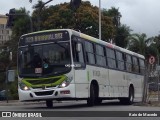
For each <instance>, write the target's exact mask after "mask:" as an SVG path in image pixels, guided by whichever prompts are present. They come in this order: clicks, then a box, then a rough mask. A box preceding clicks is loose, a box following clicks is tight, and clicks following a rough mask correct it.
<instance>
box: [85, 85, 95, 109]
mask: <svg viewBox="0 0 160 120" xmlns="http://www.w3.org/2000/svg"><path fill="white" fill-rule="evenodd" d="M94 104H95V89H94V85H93V84H91V86H90V97H89V98H88V99H87V105H88V106H94Z"/></svg>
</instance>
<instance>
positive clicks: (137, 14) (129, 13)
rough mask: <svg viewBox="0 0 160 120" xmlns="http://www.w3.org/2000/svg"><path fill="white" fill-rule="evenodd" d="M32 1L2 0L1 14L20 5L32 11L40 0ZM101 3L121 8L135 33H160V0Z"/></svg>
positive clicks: (58, 0)
mask: <svg viewBox="0 0 160 120" xmlns="http://www.w3.org/2000/svg"><path fill="white" fill-rule="evenodd" d="M32 1H33V2H32V3H29V0H9V1H8V0H1V2H0V14H6V13H8V11H9V9H11V8H16V9H19V8H20V7H25V8H26V9H27V10H28V11H30V12H32V6H33V5H34V4H35V3H37V1H38V0H32ZM42 1H43V2H46V1H48V0H42ZM83 1H87V0H83ZM88 1H90V2H91V4H92V5H95V6H98V5H99V0H88ZM63 2H70V0H53V1H52V2H50V3H49V4H52V5H54V4H59V3H63ZM49 4H47V5H49ZM101 5H102V8H105V9H110V8H111V7H116V8H119V11H120V12H121V14H122V18H121V23H122V24H126V25H128V26H130V28H131V29H132V30H133V31H134V32H135V33H146V34H147V36H148V37H151V36H155V35H158V34H160V0H101Z"/></svg>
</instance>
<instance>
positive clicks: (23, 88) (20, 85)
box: [19, 82, 30, 91]
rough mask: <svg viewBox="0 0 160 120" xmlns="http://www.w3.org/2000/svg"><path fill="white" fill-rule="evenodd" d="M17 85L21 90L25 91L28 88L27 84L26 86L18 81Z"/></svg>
mask: <svg viewBox="0 0 160 120" xmlns="http://www.w3.org/2000/svg"><path fill="white" fill-rule="evenodd" d="M19 87H20V89H21V90H25V91H27V90H30V88H29V87H28V86H26V85H25V84H24V83H22V82H21V83H19Z"/></svg>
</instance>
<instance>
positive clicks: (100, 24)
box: [99, 0, 102, 40]
mask: <svg viewBox="0 0 160 120" xmlns="http://www.w3.org/2000/svg"><path fill="white" fill-rule="evenodd" d="M101 17H102V16H101V0H99V39H100V40H101V34H102V32H101V26H102V23H101Z"/></svg>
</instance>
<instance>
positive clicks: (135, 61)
mask: <svg viewBox="0 0 160 120" xmlns="http://www.w3.org/2000/svg"><path fill="white" fill-rule="evenodd" d="M133 71H134V72H136V73H139V65H138V59H137V57H133Z"/></svg>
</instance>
